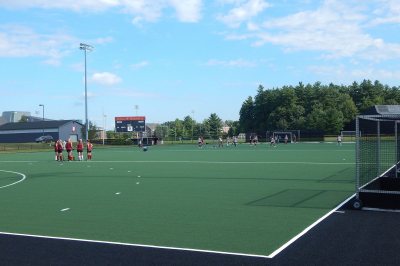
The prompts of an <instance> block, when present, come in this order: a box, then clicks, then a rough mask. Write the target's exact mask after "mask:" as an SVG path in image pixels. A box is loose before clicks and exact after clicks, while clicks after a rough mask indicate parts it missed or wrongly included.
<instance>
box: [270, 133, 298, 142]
mask: <svg viewBox="0 0 400 266" xmlns="http://www.w3.org/2000/svg"><path fill="white" fill-rule="evenodd" d="M272 137H273V138H275V141H276V143H279V142H281V143H285V142H287V143H292V142H293V134H292V132H290V131H274V132H273V133H272Z"/></svg>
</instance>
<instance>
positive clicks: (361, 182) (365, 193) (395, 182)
mask: <svg viewBox="0 0 400 266" xmlns="http://www.w3.org/2000/svg"><path fill="white" fill-rule="evenodd" d="M356 128H357V131H356V193H357V194H356V196H357V200H360V201H361V202H363V204H364V205H368V206H370V207H377V206H380V205H381V204H383V203H385V204H386V206H391V207H393V206H394V203H395V202H397V203H396V204H398V205H399V207H400V164H399V162H400V138H399V135H400V134H399V130H400V115H391V116H390V115H363V116H358V117H357V120H356ZM361 132H362V134H361Z"/></svg>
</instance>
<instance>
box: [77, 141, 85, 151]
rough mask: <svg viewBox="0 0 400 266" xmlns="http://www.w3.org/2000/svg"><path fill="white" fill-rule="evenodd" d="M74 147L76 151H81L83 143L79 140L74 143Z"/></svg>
mask: <svg viewBox="0 0 400 266" xmlns="http://www.w3.org/2000/svg"><path fill="white" fill-rule="evenodd" d="M76 149H77V150H78V151H83V143H82V142H79V143H78V145H76Z"/></svg>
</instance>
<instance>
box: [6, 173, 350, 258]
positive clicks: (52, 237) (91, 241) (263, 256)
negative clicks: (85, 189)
mask: <svg viewBox="0 0 400 266" xmlns="http://www.w3.org/2000/svg"><path fill="white" fill-rule="evenodd" d="M19 182H20V181H19ZM354 196H355V194H353V195H351V196H350V197H349V198H348V199H346V200H345V201H343V202H342V203H341V204H339V205H338V206H337V207H336V208H335V209H333V210H331V211H330V212H328V213H327V214H325V215H324V216H322V217H321V218H319V219H318V220H317V221H315V222H314V223H313V224H311V225H310V226H308V227H307V228H305V229H304V230H303V231H302V232H300V233H299V234H298V235H296V236H295V237H293V238H292V239H290V240H289V241H288V242H286V243H285V244H283V245H282V246H281V247H280V248H278V249H277V250H275V251H274V252H272V253H271V254H270V255H257V254H245V253H234V252H224V251H214V250H203V249H191V248H178V247H168V246H156V245H144V244H134V243H123V242H111V241H101V240H90V239H79V238H67V237H55V236H43V235H32V234H20V233H10V232H0V234H2V235H10V236H23V237H36V238H44V239H55V240H66V241H80V242H88V243H98V244H109V245H122V246H131V247H146V248H156V249H170V250H182V251H193V252H203V253H211V254H222V255H233V256H245V257H256V258H265V259H272V258H274V257H275V256H276V255H278V254H279V253H281V252H282V251H283V250H285V249H286V248H287V247H289V246H290V245H291V244H293V243H294V242H295V241H296V240H298V239H299V238H301V237H302V236H303V235H305V234H306V233H307V232H308V231H310V230H311V229H312V228H314V227H315V226H317V225H318V224H319V223H321V222H322V221H323V220H325V219H326V218H328V217H329V216H330V215H331V214H332V213H335V212H337V210H338V209H340V208H341V207H342V206H343V205H344V204H346V203H347V202H348V201H349V200H351V199H352V198H353V197H354Z"/></svg>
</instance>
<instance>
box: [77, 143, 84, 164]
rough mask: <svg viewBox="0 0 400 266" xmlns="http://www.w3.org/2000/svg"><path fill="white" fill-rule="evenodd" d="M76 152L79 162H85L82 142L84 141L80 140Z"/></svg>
mask: <svg viewBox="0 0 400 266" xmlns="http://www.w3.org/2000/svg"><path fill="white" fill-rule="evenodd" d="M76 150H77V151H78V160H79V161H83V142H82V139H80V140H79V142H78V144H77V145H76Z"/></svg>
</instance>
